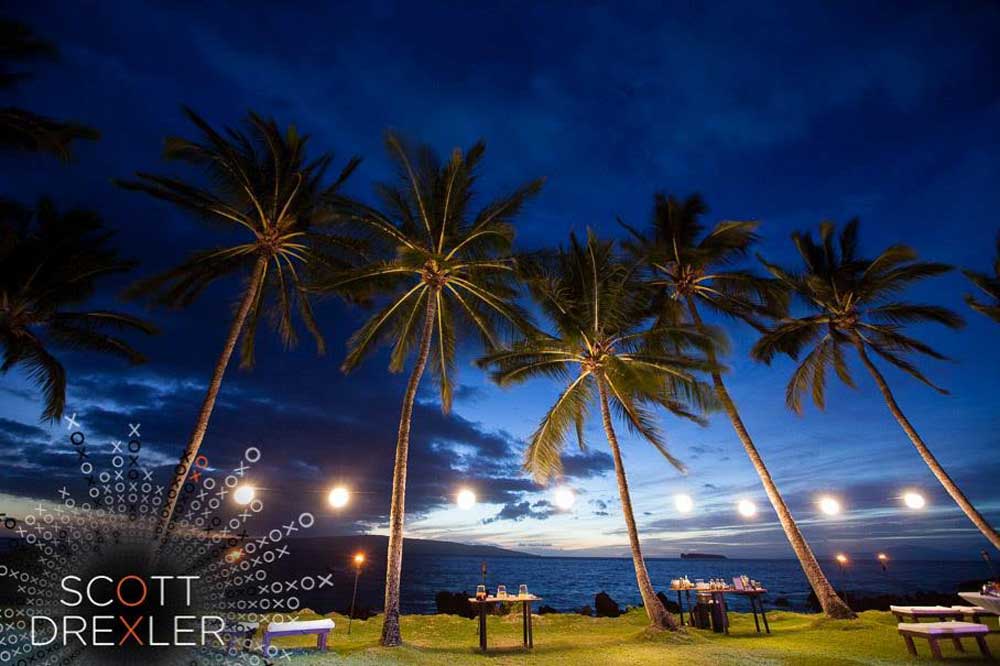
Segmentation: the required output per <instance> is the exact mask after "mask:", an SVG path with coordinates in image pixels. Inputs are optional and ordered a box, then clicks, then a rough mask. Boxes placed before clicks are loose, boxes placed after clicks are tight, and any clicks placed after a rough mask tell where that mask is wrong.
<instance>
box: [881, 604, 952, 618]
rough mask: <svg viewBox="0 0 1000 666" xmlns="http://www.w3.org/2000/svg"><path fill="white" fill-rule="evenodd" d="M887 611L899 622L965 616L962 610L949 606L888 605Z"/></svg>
mask: <svg viewBox="0 0 1000 666" xmlns="http://www.w3.org/2000/svg"><path fill="white" fill-rule="evenodd" d="M889 611H890V612H891V613H892V614H893V615H895V616H896V619H897V620H899V621H900V622H920V619H921V618H924V619H931V620H936V621H938V622H943V621H945V620H961V619H963V618H964V617H965V614H964V613H963V612H962V611H960V610H957V609H955V608H952V607H951V606H889Z"/></svg>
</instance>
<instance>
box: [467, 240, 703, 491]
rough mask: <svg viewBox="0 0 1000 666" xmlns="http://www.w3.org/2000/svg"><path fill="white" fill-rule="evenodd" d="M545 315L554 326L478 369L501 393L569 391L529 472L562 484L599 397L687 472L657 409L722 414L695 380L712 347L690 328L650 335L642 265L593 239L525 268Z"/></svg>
mask: <svg viewBox="0 0 1000 666" xmlns="http://www.w3.org/2000/svg"><path fill="white" fill-rule="evenodd" d="M524 272H525V280H526V282H527V284H528V287H529V289H530V291H531V295H532V296H533V298H534V300H535V302H536V303H537V305H538V307H539V308H540V309H541V310H542V311H543V312H544V313H545V314H546V315H547V317H548V318H549V319H550V320H551V322H552V323H553V325H554V327H555V331H556V332H555V334H553V335H546V334H540V335H536V336H533V337H529V338H527V339H525V340H523V341H520V342H518V343H517V344H515V345H514V346H513V347H512V348H511V349H509V350H504V351H500V352H497V353H495V354H491V355H489V356H486V357H485V358H483V359H481V360H480V361H479V363H480V365H482V366H484V367H491V368H493V370H494V371H493V373H492V377H493V379H494V381H496V382H497V383H498V384H500V385H501V386H506V385H511V384H515V383H519V382H523V381H525V380H527V379H530V378H532V377H539V376H544V377H554V378H556V379H559V380H562V381H566V382H568V385H567V386H566V388H565V389H564V390H563V392H562V393H561V394H560V396H559V398H558V399H557V400H556V402H555V404H554V405H553V406H552V407H551V409H549V411H548V412H547V413H546V415H545V417H544V418H543V419H542V422H541V424H540V425H539V426H538V429H537V430H535V432H534V434H533V435H532V436H531V440H530V443H529V446H528V449H527V451H526V453H525V469H526V470H528V471H529V472H531V473H532V474H533V475H534V476H535V477H536V479H538V480H539V481H545V480H547V479H549V478H550V477H553V476H558V475H559V474H560V473H561V470H562V462H561V456H562V451H563V449H564V446H565V443H566V440H567V436H568V433H569V429H570V428H571V427H573V426H575V428H576V433H577V439H578V442H579V444H580V447H581V448H583V447H584V440H583V424H584V421H585V419H586V416H587V413H588V410H589V407H590V405H591V404H593V401H594V399H595V398H597V397H600V398H601V399H602V400H603V399H604V398H605V396H606V397H607V399H608V401H609V402H610V404H611V409H612V412H613V413H614V414H616V415H617V416H618V417H619V418H620V419H621V420H623V421H625V423H626V424H627V427H628V428H629V429H630V430H631V431H633V432H635V433H637V434H638V435H640V436H641V437H643V438H644V439H646V440H647V441H648V442H650V443H651V444H652V445H653V446H654V447H656V449H657V450H658V451H659V452H660V453H662V454H663V455H664V456H665V457H666V458H667V460H669V461H670V463H671V464H673V465H674V466H676V467H677V468H678V469H681V470H683V469H684V465H683V464H682V463H681V462H680V461H679V460H677V458H675V457H674V456H673V455H672V454H671V453H670V452H669V450H668V449H667V446H666V443H665V442H664V438H663V434H662V432H661V430H660V428H659V427H658V425H657V422H656V418H655V416H654V414H653V411H652V410H653V409H654V408H656V407H662V408H664V409H666V410H668V411H670V412H671V413H673V414H675V415H678V416H681V417H684V418H688V419H691V420H694V421H700V420H701V417H700V413H701V412H702V411H704V410H705V409H706V408H709V407H712V406H714V404H715V403H714V398H713V396H712V392H711V389H710V388H709V387H707V386H706V385H704V384H703V383H702V382H701V381H700V380H699V379H698V378H697V377H696V375H695V373H696V372H697V371H699V370H707V369H710V367H711V364H710V363H709V362H708V361H707V360H705V358H704V357H703V356H702V354H701V353H700V352H701V351H702V350H704V349H705V348H706V347H707V345H709V344H710V343H711V339H710V338H708V337H706V336H703V335H700V334H698V333H697V332H695V331H694V330H693V329H691V328H688V327H683V326H659V327H654V328H650V327H649V326H648V323H649V321H650V316H649V311H648V303H649V300H650V298H651V296H652V292H651V291H650V290H649V289H648V288H646V287H645V286H644V285H642V284H641V283H640V282H639V281H638V280H637V279H636V278H637V276H636V271H635V266H633V265H630V264H626V263H623V262H622V261H620V260H619V258H618V257H616V256H615V253H614V247H613V243H611V242H602V241H600V240H598V239H597V238H596V237H595V236H594V235H593V234H592V233H588V237H587V242H586V243H585V244H581V243H580V242H579V241H578V240H577V238H576V237H575V236H574V237H571V239H570V245H569V248H568V249H565V250H560V251H559V252H558V253H556V254H555V255H553V256H548V257H540V258H538V259H537V260H536V261H535V262H534V263H533V265H526V266H525V268H524Z"/></svg>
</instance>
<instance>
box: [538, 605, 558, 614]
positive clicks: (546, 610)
mask: <svg viewBox="0 0 1000 666" xmlns="http://www.w3.org/2000/svg"><path fill="white" fill-rule="evenodd" d="M558 612H559V611H557V610H556V609H555V608H553V607H552V606H549V605H545V606H542V607H541V608H539V609H538V614H539V615H552V614H553V613H558Z"/></svg>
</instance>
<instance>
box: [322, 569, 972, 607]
mask: <svg viewBox="0 0 1000 666" xmlns="http://www.w3.org/2000/svg"><path fill="white" fill-rule="evenodd" d="M482 561H483V559H482V558H478V557H463V556H429V555H416V556H410V557H406V556H404V565H403V583H402V607H403V612H404V613H434V612H435V611H436V606H435V601H434V597H435V595H436V594H437V593H438V592H439V591H442V590H447V591H449V592H463V591H464V592H468V593H470V594H474V593H475V590H476V585H477V584H479V582H480V579H481V574H480V565H481V563H482ZM485 561H486V564H487V576H486V582H487V586H488V587H489V589H490V591H491V592H495V591H496V586H497V585H499V584H503V585H506V586H507V589H508V590H509V591H513V592H516V591H517V589H518V586H519V585H521V584H524V585H527V586H528V589H529V591H530V592H532V593H533V594H535V595H537V596H540V597H542V598H543V601H542V602H541V604H544V605H548V606H552V607H553V608H555V609H556V610H558V611H562V612H569V611H574V610H576V609H578V608H580V607H582V606H591V607H593V605H594V595H595V594H597V593H598V592H602V591H603V592H607V593H608V594H609V595H611V597H612V598H613V599H614V600H615V601H617V602H618V603H619V604H620V605H622V606H625V605H638V604H639V603H640V597H639V590H638V588H637V587H636V584H635V573H634V570H633V568H632V561H631V560H630V559H618V558H572V557H493V558H486V560H485ZM646 566H647V568H648V569H649V574H650V577H651V578H652V580H653V584H654V586H655V587H656V589H657V590H660V591H663V592H665V593H667V594H668V597H669V598H671V599H673V598H674V596H673V595H672V594H670V592H669V590H668V587H669V585H670V581H671V579H673V578H679V577H681V576H684V575H686V576H688V578H690V579H691V581H692V582H693V581H695V579H698V578H702V579H704V580H706V581H707V580H709V579H711V578H725V579H731V578H732V577H733V576H739V575H743V574H745V575H747V576H749V577H751V578H753V579H755V580H758V581H760V582H761V583H763V584H764V586H765V587H766V588H767V589H768V596H767V603H768V605H769V606H771V605H773V603H774V601H775V600H776V599H779V598H784V599H787V600H788V603H789V607H790V608H791V609H793V610H806V609H807V606H806V598H807V596H808V594H809V592H810V588H809V584H808V583H807V582H806V578H805V576H804V575H803V573H802V569H801V568H800V567H799V563H798V561H796V560H757V559H754V560H750V559H727V560H681V559H649V560H647V561H646ZM823 568H824V570H825V571H826V573H827V576H828V577H829V578H830V580H831V582H832V583H833V585H834V587H836V588H837V589H838V590H843V589H846V590H849V591H851V592H854V593H860V594H862V595H875V594H890V595H904V594H912V593H914V592H916V591H918V590H922V591H933V592H945V593H950V592H955V591H956V589H957V586H958V584H959V583H962V582H964V581H972V580H985V579H986V578H988V577H989V575H990V572H989V569H988V568H987V566H986V564H985V563H984V562H983V561H981V560H980V561H967V562H966V561H947V562H945V561H902V560H901V561H890V562H889V563H888V566H887V568H886V571H884V572H883V571H882V568H881V566H880V565H879V563H878V562H877V561H876V560H874V559H872V560H871V561H870V562H861V561H854V562H851V563H850V564H849V565H848V566H846V567H845V568H844V569H841V568H840V567H839V566H838V565H837V563H836V562H824V563H823ZM384 575H385V574H384V571H382V570H378V569H375V568H373V569H372V570H368V571H364V572H363V573H362V575H361V580H360V584H359V588H358V589H359V599H360V600H361V603H362V604H364V605H365V606H367V607H370V608H381V605H382V584H383V580H384ZM335 583H336V587H335V590H334V594H333V595H332V596H331V595H325V596H324V597H323V598H314V599H309V600H306V599H303V602H307V603H309V604H312V607H313V608H314V610H321V611H329V610H333V609H336V610H338V611H339V610H342V609H343V608H346V603H345V601H346V602H349V599H350V593H351V587H352V585H353V573H351V572H349V571H338V572H337V575H336V578H335ZM955 603H962V601H961V599H960V598H958V597H957V596H956V597H955ZM541 604H540V605H541ZM731 606H732V607H733V609H734V610H744V609H745V608H744V607H745V606H746V602H745V601H744V600H742V599H739V598H737V599H734V600H733V602H732V603H731ZM747 608H748V607H747Z"/></svg>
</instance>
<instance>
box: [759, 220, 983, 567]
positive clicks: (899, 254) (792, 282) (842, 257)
mask: <svg viewBox="0 0 1000 666" xmlns="http://www.w3.org/2000/svg"><path fill="white" fill-rule="evenodd" d="M834 234H835V228H834V225H833V224H832V223H830V222H824V223H823V224H821V225H820V228H819V242H817V241H816V240H814V239H813V237H812V234H809V233H804V234H803V233H796V234H793V236H792V240H793V241H794V242H795V247H796V249H797V250H798V252H799V255H800V256H801V257H802V262H803V270H802V271H801V272H796V271H793V270H790V269H785V268H781V267H779V266H777V265H775V264H771V263H767V262H764V265H765V266H767V269H768V271H770V273H771V274H772V275H773V276H774V277H775V278H777V279H778V280H780V281H781V282H782V283H783V284H784V285H785V286H787V287H788V289H790V290H791V292H792V293H793V294H794V295H796V296H798V297H799V299H800V300H801V301H802V302H803V304H804V305H805V307H806V308H807V310H808V312H807V313H806V314H803V315H802V316H800V317H795V318H790V319H786V320H783V321H781V322H780V323H779V324H778V325H777V326H775V328H774V329H773V330H771V331H768V332H767V333H765V334H764V335H763V336H762V337H761V338H760V340H758V341H757V343H756V344H755V345H754V347H753V350H752V352H751V353H752V354H753V356H754V357H755V358H757V359H758V360H761V361H764V362H765V363H769V362H770V361H771V360H772V359H773V358H774V356H775V355H776V354H778V353H785V354H788V355H790V356H791V357H792V358H797V357H798V355H799V353H800V352H802V351H803V350H805V349H806V348H807V347H809V346H811V347H812V349H811V350H810V351H809V353H808V354H807V355H806V357H805V358H804V359H803V360H802V362H801V363H800V364H799V366H798V367H797V368H796V369H795V371H794V372H793V373H792V377H791V380H790V381H789V382H788V388H787V390H786V392H785V397H786V402H787V403H788V406H789V407H790V408H791V409H793V410H794V411H796V412H801V411H802V394H803V393H804V392H805V391H806V390H807V389H811V392H812V397H813V401H814V402H815V403H816V406H817V407H819V408H820V409H822V408H823V407H824V405H825V390H826V375H827V370H828V369H830V368H831V367H832V368H833V370H834V372H836V374H837V376H838V377H839V378H840V380H841V381H843V382H844V383H845V384H847V385H848V386H852V387H853V386H854V381H853V379H852V378H851V374H850V371H849V369H848V366H847V362H846V360H845V357H844V348H845V347H853V348H854V350H855V352H857V355H858V358H859V359H860V360H861V363H862V365H864V367H865V369H866V370H868V372H869V373H870V374H871V376H872V378H873V379H874V380H875V384H876V385H877V386H878V389H879V391H881V393H882V397H883V398H884V399H885V402H886V405H888V407H889V411H890V412H892V415H893V416H894V417H895V418H896V421H897V422H899V425H900V426H901V427H902V428H903V431H904V432H905V433H906V435H907V437H909V438H910V441H911V442H913V446H914V447H916V449H917V452H918V453H919V454H920V457H921V458H923V460H924V462H925V463H926V464H927V466H928V467H929V468H930V469H931V472H933V474H934V476H935V477H937V479H938V481H939V482H940V483H941V485H942V486H944V489H945V490H946V491H948V494H949V495H951V497H952V499H954V500H955V502H956V503H957V504H958V506H959V507H961V509H962V511H964V512H965V515H966V516H968V517H969V520H971V521H972V522H973V523H974V524H975V525H976V527H978V528H979V530H980V531H981V532H982V533H983V534H984V535H985V536H986V538H987V539H989V540H990V542H991V543H992V544H993V545H994V546H995V547H997V548H998V549H1000V535H998V534H997V531H996V529H995V528H994V527H993V526H991V525H990V524H989V523H987V522H986V519H985V518H983V516H982V515H981V514H980V513H979V511H977V510H976V508H975V507H974V506H973V505H972V503H971V502H970V501H969V499H968V498H967V497H966V496H965V494H964V493H963V492H962V490H961V489H960V488H959V487H958V485H957V484H956V483H955V482H954V481H953V480H952V478H951V477H950V476H949V475H948V473H947V472H946V471H945V469H944V468H943V467H942V466H941V463H939V462H938V461H937V458H935V457H934V454H933V453H931V450H930V449H929V448H928V447H927V445H926V444H925V443H924V440H923V439H921V437H920V435H919V434H917V431H916V429H915V428H914V427H913V424H911V423H910V421H909V419H907V418H906V416H905V415H904V414H903V411H902V409H900V407H899V404H898V403H897V402H896V398H895V397H894V396H893V394H892V390H891V389H890V388H889V384H888V383H887V382H886V380H885V377H884V376H883V375H882V373H881V372H880V371H879V369H878V368H877V367H876V366H875V364H874V363H873V362H872V359H871V357H870V356H869V355H868V352H869V351H871V352H872V353H874V354H875V355H876V356H879V357H881V358H882V359H883V360H884V361H886V362H887V363H889V364H890V365H893V366H895V367H896V368H899V369H900V370H902V371H903V372H905V373H906V374H908V375H910V376H911V377H914V378H915V379H917V380H919V381H921V382H923V383H924V384H927V385H928V386H930V387H931V388H933V389H935V390H936V391H938V392H940V393H947V391H945V390H944V389H942V388H940V387H938V386H936V385H935V384H934V383H933V382H931V380H930V379H928V378H927V377H926V376H925V375H924V374H923V373H922V372H920V370H919V369H917V367H916V366H915V365H914V364H913V363H912V362H911V361H910V360H908V359H907V358H905V357H906V355H908V354H923V355H925V356H930V357H931V358H936V359H943V358H944V356H942V355H941V354H940V353H938V352H937V351H935V350H934V349H932V348H931V347H930V346H928V345H927V344H925V343H923V342H921V341H920V340H917V339H915V338H913V337H910V336H908V335H906V334H905V333H904V332H903V329H904V327H905V326H906V325H907V324H914V323H924V322H931V323H936V324H942V325H944V326H947V327H949V328H959V327H960V326H962V323H963V322H962V319H961V317H959V316H958V315H957V314H955V313H954V312H952V311H951V310H949V309H947V308H943V307H940V306H937V305H924V304H919V303H909V302H906V301H902V300H897V299H898V298H899V294H900V293H901V292H902V291H903V290H905V289H906V288H907V287H908V286H909V285H911V284H913V283H915V282H918V281H920V280H924V279H927V278H931V277H934V276H937V275H941V274H943V273H946V272H948V271H949V270H951V267H950V266H946V265H945V264H939V263H931V262H924V261H918V260H917V253H916V251H915V250H914V249H913V248H911V247H908V246H906V245H892V246H890V247H888V248H886V249H885V250H884V251H882V252H881V253H880V254H879V255H878V256H876V257H875V258H874V259H865V258H863V257H861V256H859V254H858V221H857V219H854V220H851V221H850V222H849V223H848V224H847V225H845V226H844V229H843V230H842V231H841V232H840V235H839V238H835V236H834ZM838 246H839V247H838Z"/></svg>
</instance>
